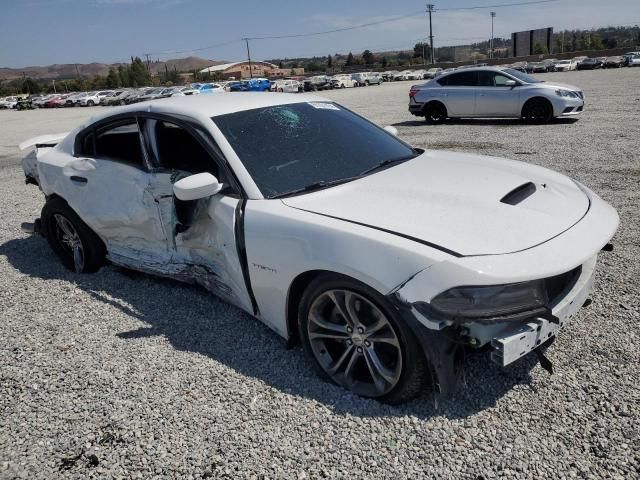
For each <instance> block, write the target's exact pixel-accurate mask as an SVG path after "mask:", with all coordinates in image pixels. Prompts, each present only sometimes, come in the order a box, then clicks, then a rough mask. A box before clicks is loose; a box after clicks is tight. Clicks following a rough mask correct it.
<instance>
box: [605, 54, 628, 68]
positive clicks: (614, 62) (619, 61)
mask: <svg viewBox="0 0 640 480" xmlns="http://www.w3.org/2000/svg"><path fill="white" fill-rule="evenodd" d="M621 67H624V57H623V56H622V55H616V56H613V57H607V59H606V60H605V62H604V68H621Z"/></svg>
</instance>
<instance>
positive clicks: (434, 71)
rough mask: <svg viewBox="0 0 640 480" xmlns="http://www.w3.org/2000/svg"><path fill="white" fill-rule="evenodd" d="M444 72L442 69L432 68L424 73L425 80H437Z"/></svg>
mask: <svg viewBox="0 0 640 480" xmlns="http://www.w3.org/2000/svg"><path fill="white" fill-rule="evenodd" d="M442 72H443V70H442V69H441V68H435V67H434V68H430V69H429V70H427V71H426V72H424V75H423V79H424V80H428V79H430V78H435V77H437V76H438V75H441V74H442Z"/></svg>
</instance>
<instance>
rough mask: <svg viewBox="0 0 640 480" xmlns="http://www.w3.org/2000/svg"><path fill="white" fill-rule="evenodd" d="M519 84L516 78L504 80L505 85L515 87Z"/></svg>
mask: <svg viewBox="0 0 640 480" xmlns="http://www.w3.org/2000/svg"><path fill="white" fill-rule="evenodd" d="M517 84H518V82H516V81H515V80H507V81H506V82H504V85H505V87H511V88H513V87H515V86H516V85H517Z"/></svg>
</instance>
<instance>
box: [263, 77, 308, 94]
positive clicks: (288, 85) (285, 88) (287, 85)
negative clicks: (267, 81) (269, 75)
mask: <svg viewBox="0 0 640 480" xmlns="http://www.w3.org/2000/svg"><path fill="white" fill-rule="evenodd" d="M269 88H270V90H271V91H272V92H280V93H298V92H301V91H302V88H303V86H302V83H300V82H299V81H297V80H291V79H289V80H276V81H275V82H272V83H271V87H269Z"/></svg>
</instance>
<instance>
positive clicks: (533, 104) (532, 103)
mask: <svg viewBox="0 0 640 480" xmlns="http://www.w3.org/2000/svg"><path fill="white" fill-rule="evenodd" d="M552 118H553V107H552V106H551V104H550V103H549V101H548V100H545V99H542V98H534V99H531V100H529V101H528V102H527V103H525V104H524V107H522V119H523V120H524V121H525V122H527V123H549V122H550V121H551V119H552Z"/></svg>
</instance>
